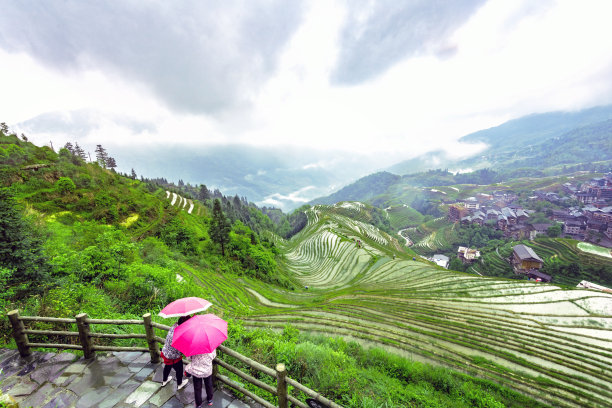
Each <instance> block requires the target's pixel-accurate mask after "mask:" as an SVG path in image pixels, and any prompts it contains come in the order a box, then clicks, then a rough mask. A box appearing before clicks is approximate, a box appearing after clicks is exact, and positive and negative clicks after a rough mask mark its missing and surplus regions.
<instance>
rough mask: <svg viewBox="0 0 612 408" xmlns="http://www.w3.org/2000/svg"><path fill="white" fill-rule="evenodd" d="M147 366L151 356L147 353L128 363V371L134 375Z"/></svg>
mask: <svg viewBox="0 0 612 408" xmlns="http://www.w3.org/2000/svg"><path fill="white" fill-rule="evenodd" d="M148 364H151V356H150V355H149V353H146V354H145V353H143V354H142V355H141V356H140V357H138V358H137V359H135V360H134V361H132V362H131V363H130V370H131V371H133V372H135V373H136V372H138V371H140V370H141V369H142V368H143V367H145V366H146V365H148Z"/></svg>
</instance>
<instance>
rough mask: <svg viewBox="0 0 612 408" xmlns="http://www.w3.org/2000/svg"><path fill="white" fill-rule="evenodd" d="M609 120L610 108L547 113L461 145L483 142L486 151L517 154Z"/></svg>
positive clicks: (489, 131)
mask: <svg viewBox="0 0 612 408" xmlns="http://www.w3.org/2000/svg"><path fill="white" fill-rule="evenodd" d="M608 119H612V105H608V106H598V107H595V108H590V109H585V110H581V111H577V112H549V113H539V114H533V115H528V116H523V117H521V118H518V119H514V120H510V121H508V122H506V123H503V124H501V125H499V126H496V127H493V128H490V129H485V130H480V131H478V132H474V133H471V134H469V135H466V136H463V137H462V138H461V139H459V141H460V142H465V143H477V142H483V143H486V144H487V145H489V148H488V149H487V151H500V150H516V148H517V146H519V147H523V148H524V147H526V146H529V145H534V144H537V143H541V142H544V141H546V140H548V139H550V138H553V137H559V136H560V135H562V134H564V133H566V132H569V131H570V130H573V129H576V128H580V127H584V126H587V125H591V124H594V123H598V122H603V121H606V120H608Z"/></svg>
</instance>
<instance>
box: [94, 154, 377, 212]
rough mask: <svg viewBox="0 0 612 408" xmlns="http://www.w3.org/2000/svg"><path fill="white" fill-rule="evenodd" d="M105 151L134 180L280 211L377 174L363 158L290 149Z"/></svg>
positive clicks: (370, 163)
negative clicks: (181, 185) (156, 180)
mask: <svg viewBox="0 0 612 408" xmlns="http://www.w3.org/2000/svg"><path fill="white" fill-rule="evenodd" d="M105 147H107V150H108V151H109V152H110V153H111V154H112V156H113V157H115V159H116V160H117V163H118V165H119V169H118V170H120V171H122V172H128V173H129V172H130V170H131V168H134V169H135V171H136V173H137V174H138V175H139V176H140V175H141V174H142V175H144V176H145V177H149V178H152V177H159V176H162V175H163V177H165V178H167V179H168V180H171V181H174V182H175V183H176V182H178V180H183V182H185V183H191V184H192V185H199V184H205V185H206V186H207V187H208V188H209V189H210V190H213V189H215V188H218V189H219V190H221V191H223V193H224V194H227V195H230V196H232V195H235V194H238V195H239V196H241V197H246V198H247V199H248V200H249V201H250V202H254V203H256V204H257V205H259V206H267V207H277V208H281V209H282V210H283V211H285V212H287V211H290V210H292V209H294V208H297V207H299V206H301V205H303V204H305V203H306V202H308V201H309V200H311V199H313V198H315V197H318V196H322V195H326V194H330V193H332V192H333V191H335V190H336V189H338V188H340V187H341V186H343V185H345V184H347V183H349V182H351V181H353V180H355V179H358V178H359V177H363V176H365V175H367V174H368V173H371V172H373V171H375V169H376V164H375V163H374V162H373V160H370V158H368V157H365V156H358V155H355V156H351V157H347V155H346V154H340V153H338V152H334V151H326V152H321V151H314V150H308V149H297V148H289V147H273V146H270V147H255V146H237V145H218V146H199V147H185V146H182V145H169V146H155V145H153V146H143V147H142V148H141V149H137V150H134V149H129V150H128V149H126V148H125V147H123V146H105ZM372 159H376V158H372ZM121 166H127V167H125V168H122V167H121Z"/></svg>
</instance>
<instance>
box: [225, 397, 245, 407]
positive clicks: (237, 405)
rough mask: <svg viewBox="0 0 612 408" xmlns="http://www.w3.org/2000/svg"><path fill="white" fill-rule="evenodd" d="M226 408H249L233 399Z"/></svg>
mask: <svg viewBox="0 0 612 408" xmlns="http://www.w3.org/2000/svg"><path fill="white" fill-rule="evenodd" d="M227 408H249V406H248V405H247V404H246V403H245V402H243V401H240V400H239V399H235V400H233V401H232V402H231V403H230V404H229V405H228V406H227Z"/></svg>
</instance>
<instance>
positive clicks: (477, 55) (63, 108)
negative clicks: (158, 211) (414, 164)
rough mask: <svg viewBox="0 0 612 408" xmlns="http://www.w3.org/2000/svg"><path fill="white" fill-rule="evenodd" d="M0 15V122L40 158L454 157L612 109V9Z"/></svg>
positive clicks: (15, 3) (244, 7)
mask: <svg viewBox="0 0 612 408" xmlns="http://www.w3.org/2000/svg"><path fill="white" fill-rule="evenodd" d="M0 10H1V12H0V121H4V122H7V123H8V124H9V126H11V128H12V129H14V130H18V131H19V132H21V131H24V132H25V133H26V134H27V135H28V136H29V137H30V139H31V140H34V141H36V142H39V143H46V142H48V141H49V140H53V141H54V142H55V143H61V144H63V143H65V142H66V141H69V140H72V141H74V140H79V141H83V143H85V142H90V143H103V144H124V145H136V144H141V143H144V142H147V143H166V144H168V143H172V144H176V143H179V144H180V143H184V144H198V145H207V144H228V143H237V144H243V143H244V144H251V145H261V146H269V145H276V146H277V145H285V144H286V145H296V146H307V147H313V148H317V149H336V148H337V149H342V150H346V151H347V152H349V153H351V152H352V153H368V154H372V153H385V154H386V155H387V156H386V157H389V158H392V159H401V158H410V157H412V156H415V155H416V154H417V153H422V152H425V151H430V150H434V149H440V148H442V149H445V150H447V151H449V152H450V153H452V154H454V155H460V154H466V153H468V152H473V151H474V150H475V149H476V148H475V147H473V146H472V147H470V146H460V145H458V144H457V142H456V140H457V139H458V138H459V137H461V136H463V135H465V134H467V133H470V132H473V131H476V130H479V129H483V128H488V127H491V126H496V125H499V124H501V123H502V122H504V121H506V120H509V119H512V118H516V117H519V116H522V115H526V114H529V113H535V112H547V111H553V110H575V109H580V108H585V107H591V106H595V105H600V104H609V103H612V24H611V23H610V16H611V15H612V1H609V0H601V1H590V0H569V1H555V0H537V1H533V0H525V1H521V0H511V1H508V0H488V1H486V0H462V1H450V0H449V1H444V0H412V1H400V0H388V1H354V0H351V1H348V0H347V1H332V0H321V1H316V0H312V1H303V2H300V1H294V0H290V1H289V0H287V1H273V0H270V1H255V0H253V1H250V0H244V1H232V0H221V1H200V0H194V1H123V0H122V1H87V0H65V1H59V0H57V1H53V0H49V1H34V0H29V1H28V0H23V1H19V0H0ZM381 157H382V155H381ZM389 164H391V163H389Z"/></svg>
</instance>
